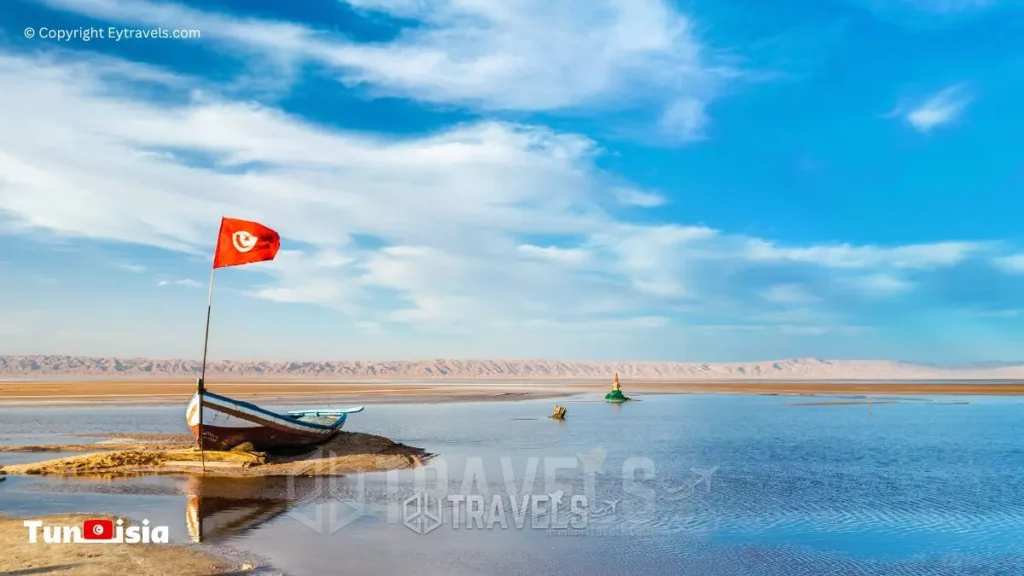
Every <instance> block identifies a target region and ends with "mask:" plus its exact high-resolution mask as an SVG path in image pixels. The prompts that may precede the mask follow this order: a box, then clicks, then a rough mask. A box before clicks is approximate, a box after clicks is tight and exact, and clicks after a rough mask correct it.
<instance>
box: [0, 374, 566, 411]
mask: <svg viewBox="0 0 1024 576" xmlns="http://www.w3.org/2000/svg"><path fill="white" fill-rule="evenodd" d="M208 388H209V390H210V391H211V392H216V393H219V394H224V395H226V396H230V397H232V398H236V399H239V400H249V401H255V402H258V403H267V402H299V403H310V404H314V403H315V404H317V405H321V404H324V403H327V402H333V403H360V404H364V403H365V404H379V403H394V402H410V403H437V402H471V401H502V400H524V399H529V398H555V397H559V396H564V395H565V394H566V392H565V391H564V390H562V389H561V387H557V386H556V387H554V388H552V389H547V388H546V387H545V389H539V387H537V386H529V387H527V388H528V389H521V388H518V387H517V386H515V385H506V384H499V385H491V384H484V385H480V384H459V383H452V384H416V383H405V382H399V383H392V382H381V383H359V382H356V383H351V382H295V381H291V382H289V381H272V380H266V381H263V380H248V381H223V382H211V383H210V384H209V385H208ZM195 391H196V385H195V382H188V381H181V380H175V381H171V380H155V379H139V380H125V379H122V380H61V381H33V382H24V381H21V382H10V381H8V382H4V381H0V404H34V405H38V404H40V403H43V404H50V403H84V404H98V403H108V402H120V403H137V404H158V403H180V404H184V403H186V402H188V399H189V398H191V396H192V395H193V394H194V393H195Z"/></svg>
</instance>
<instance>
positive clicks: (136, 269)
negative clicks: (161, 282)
mask: <svg viewBox="0 0 1024 576" xmlns="http://www.w3.org/2000/svg"><path fill="white" fill-rule="evenodd" d="M114 267H115V268H120V269H121V270H127V271H129V272H132V273H135V274H139V273H141V272H145V271H146V267H145V266H140V265H138V264H115V265H114Z"/></svg>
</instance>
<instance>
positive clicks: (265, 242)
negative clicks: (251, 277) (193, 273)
mask: <svg viewBox="0 0 1024 576" xmlns="http://www.w3.org/2000/svg"><path fill="white" fill-rule="evenodd" d="M280 247H281V237H280V236H278V234H277V232H275V231H273V230H271V229H270V228H267V227H266V226H264V225H263V224H260V223H259V222H250V221H248V220H238V219H237V218H221V221H220V236H218V237H217V250H216V251H215V252H214V256H213V267H214V268H224V267H225V266H239V265H242V264H252V263H253V262H263V261H264V260H273V259H274V256H277V250H278V249H279V248H280Z"/></svg>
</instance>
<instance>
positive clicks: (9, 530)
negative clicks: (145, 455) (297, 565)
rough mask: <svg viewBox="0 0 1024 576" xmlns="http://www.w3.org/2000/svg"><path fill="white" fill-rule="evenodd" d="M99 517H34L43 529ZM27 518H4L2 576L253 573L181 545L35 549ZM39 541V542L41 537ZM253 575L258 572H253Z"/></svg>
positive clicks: (0, 543)
mask: <svg viewBox="0 0 1024 576" xmlns="http://www.w3.org/2000/svg"><path fill="white" fill-rule="evenodd" d="M99 517H100V516H83V515H74V516H68V515H59V516H46V517H32V518H31V520H42V521H43V522H44V524H45V525H48V526H52V525H60V526H81V525H82V522H83V521H84V520H85V519H87V518H99ZM24 520H26V519H25V518H9V517H0V550H3V552H4V553H3V554H0V574H10V575H12V576H13V575H18V574H23V575H28V574H51V573H53V574H78V575H81V576H106V575H108V574H135V575H138V576H164V575H167V576H169V575H172V574H173V575H175V576H192V575H195V576H199V575H201V574H202V575H213V574H235V573H252V574H257V573H260V572H262V570H255V569H256V568H257V567H255V566H252V565H242V564H232V563H229V562H227V561H225V560H223V559H220V558H216V557H214V556H211V555H207V554H205V553H203V552H200V551H199V550H197V549H196V548H195V547H193V546H187V545H177V544H107V545H87V544H45V543H42V542H37V543H35V544H32V543H30V542H29V540H28V529H27V528H26V527H25V526H24V524H23V522H24ZM40 540H41V537H40ZM250 570H255V571H253V572H249V571H250Z"/></svg>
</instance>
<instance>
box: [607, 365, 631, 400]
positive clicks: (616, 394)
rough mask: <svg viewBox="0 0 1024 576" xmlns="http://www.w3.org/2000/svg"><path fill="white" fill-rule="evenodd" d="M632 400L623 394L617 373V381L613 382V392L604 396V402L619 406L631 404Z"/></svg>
mask: <svg viewBox="0 0 1024 576" xmlns="http://www.w3.org/2000/svg"><path fill="white" fill-rule="evenodd" d="M630 400H631V398H627V397H626V396H625V395H624V394H623V393H622V390H621V389H619V373H618V372H616V373H615V381H614V382H612V391H611V392H609V393H607V394H605V395H604V401H605V402H611V403H613V404H618V403H620V402H629V401H630Z"/></svg>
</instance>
